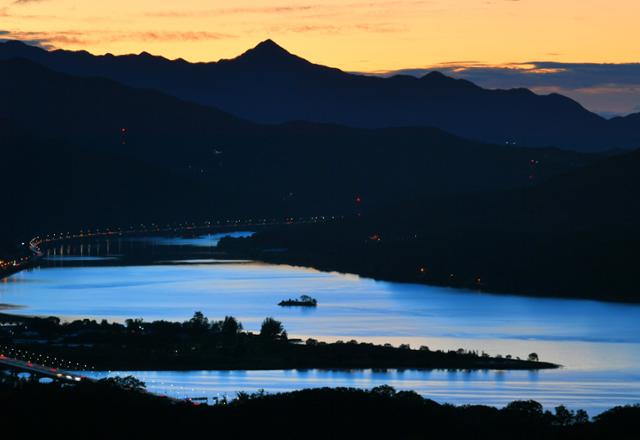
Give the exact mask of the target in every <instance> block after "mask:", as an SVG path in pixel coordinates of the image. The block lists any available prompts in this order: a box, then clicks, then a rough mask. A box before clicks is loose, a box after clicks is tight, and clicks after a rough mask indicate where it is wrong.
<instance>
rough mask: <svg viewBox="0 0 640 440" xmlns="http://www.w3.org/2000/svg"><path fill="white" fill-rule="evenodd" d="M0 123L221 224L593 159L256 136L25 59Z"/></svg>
mask: <svg viewBox="0 0 640 440" xmlns="http://www.w3.org/2000/svg"><path fill="white" fill-rule="evenodd" d="M0 118H3V119H5V120H6V121H8V122H9V123H11V124H12V125H13V126H15V127H17V128H19V129H21V130H22V131H23V132H25V133H29V136H35V135H37V136H38V137H40V138H46V139H56V140H59V141H60V142H61V143H63V144H68V145H72V146H74V148H76V149H78V150H79V151H83V152H84V154H87V155H92V156H93V157H95V158H99V157H101V155H102V154H104V155H106V157H112V156H117V157H120V158H121V160H124V161H130V163H131V164H130V165H129V164H128V163H127V164H126V165H127V166H130V167H132V168H134V167H135V164H138V163H140V164H144V165H145V166H146V167H151V168H154V169H159V170H164V171H166V172H170V173H172V174H173V175H175V176H178V177H180V178H182V179H185V180H187V181H189V182H195V184H196V185H198V186H199V187H203V188H207V190H208V191H209V193H208V194H215V200H214V203H215V204H216V206H217V207H219V208H220V209H221V210H224V212H225V213H226V214H227V215H231V214H232V213H233V214H238V215H240V214H246V215H250V216H254V215H270V214H274V215H276V214H277V215H305V214H314V215H315V214H319V215H323V214H328V215H332V214H342V213H345V212H346V213H351V212H355V211H356V209H358V210H370V209H375V208H376V207H381V206H384V205H386V204H389V203H398V202H399V201H402V200H406V199H408V198H412V197H415V196H417V195H424V196H436V195H437V196H443V195H451V194H463V193H470V192H482V191H491V190H496V189H505V188H516V187H523V186H525V187H526V186H531V185H532V184H535V183H536V182H539V181H544V180H545V179H547V178H549V177H550V176H554V175H557V174H559V173H563V172H566V171H568V170H570V169H574V168H576V167H580V166H582V165H584V164H586V163H590V162H591V161H593V160H594V157H592V156H589V155H585V154H579V153H573V152H567V151H561V150H557V149H527V148H512V147H510V146H495V145H488V144H481V143H477V142H472V141H468V140H464V139H461V138H458V137H455V136H452V135H449V134H447V133H444V132H442V131H441V130H438V129H433V128H426V127H423V128H388V129H356V128H347V127H341V126H336V125H323V124H313V123H302V122H299V123H288V124H283V125H274V126H268V125H260V124H255V123H251V122H248V121H244V120H241V119H238V118H235V117H233V116H231V115H229V114H227V113H225V112H222V111H219V110H216V109H214V108H211V107H207V106H202V105H199V104H194V103H191V102H188V101H184V100H181V99H178V98H175V97H172V96H169V95H165V94H163V93H161V92H157V91H153V90H142V89H135V88H131V87H128V86H123V85H121V84H118V83H116V82H114V81H112V80H106V79H100V78H80V77H74V76H70V75H67V74H62V73H58V72H54V71H52V70H49V69H47V68H45V67H43V66H41V65H39V64H37V63H34V62H31V61H27V60H24V59H14V60H8V61H0ZM2 147H3V149H6V148H10V147H8V146H6V145H3V146H2ZM50 148H51V149H54V150H55V148H56V147H55V146H53V145H52V146H51V147H50ZM3 154H4V153H3ZM61 157H66V156H64V155H63V156H61ZM68 160H69V161H70V162H71V163H73V162H74V161H75V159H73V157H71V158H69V159H68ZM106 171H108V169H106ZM211 191H213V192H211ZM356 196H359V197H360V198H361V200H362V203H361V204H359V205H358V206H356V203H355V202H354V200H355V199H356Z"/></svg>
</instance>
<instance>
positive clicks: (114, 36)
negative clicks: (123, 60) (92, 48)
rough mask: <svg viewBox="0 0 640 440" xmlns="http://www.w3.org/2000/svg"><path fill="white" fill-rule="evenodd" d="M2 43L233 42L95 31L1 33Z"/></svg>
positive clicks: (184, 34)
mask: <svg viewBox="0 0 640 440" xmlns="http://www.w3.org/2000/svg"><path fill="white" fill-rule="evenodd" d="M0 38H2V39H4V40H9V39H10V40H20V41H22V42H24V43H27V44H31V45H34V46H39V47H43V48H45V49H47V50H51V49H56V48H58V47H60V46H86V45H91V44H96V43H103V42H118V41H207V40H220V39H226V38H235V36H234V35H231V34H225V33H219V32H210V31H175V32H172V31H134V32H113V31H106V30H95V31H91V32H83V31H75V30H68V31H62V32H46V31H45V32H24V31H7V30H2V31H0Z"/></svg>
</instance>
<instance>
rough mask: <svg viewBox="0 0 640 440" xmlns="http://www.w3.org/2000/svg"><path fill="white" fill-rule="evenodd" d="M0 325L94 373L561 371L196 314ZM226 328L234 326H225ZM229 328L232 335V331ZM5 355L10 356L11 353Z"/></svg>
mask: <svg viewBox="0 0 640 440" xmlns="http://www.w3.org/2000/svg"><path fill="white" fill-rule="evenodd" d="M198 316H199V317H198ZM231 321H233V322H231ZM265 321H267V320H265ZM0 322H4V323H7V324H15V325H14V326H13V327H12V328H11V329H9V330H8V331H4V332H3V331H2V326H0V342H1V343H2V345H5V346H13V347H15V348H17V349H20V350H23V352H31V353H34V354H37V355H45V356H48V357H49V358H51V357H53V358H58V359H68V360H73V362H74V363H77V364H79V365H85V366H91V367H92V368H91V369H93V370H96V371H102V370H104V371H114V370H115V371H197V370H218V371H231V370H246V371H254V370H314V369H318V370H354V369H355V370H369V369H371V370H388V369H399V370H425V371H426V370H467V371H481V370H485V371H486V370H527V371H536V370H543V369H558V368H562V366H561V365H558V364H554V363H551V362H545V361H540V360H538V357H537V355H536V354H535V353H532V354H531V355H530V357H529V359H519V358H514V357H511V356H508V355H505V356H504V357H502V356H499V355H498V356H489V355H488V354H485V353H484V352H482V353H479V352H477V351H474V350H462V349H459V350H447V351H444V350H430V349H429V348H427V347H420V348H419V349H415V348H411V347H410V346H409V345H407V344H400V345H399V346H397V347H396V346H392V345H388V344H385V345H380V344H373V343H368V342H358V341H356V340H350V341H348V342H342V341H335V342H323V341H318V340H316V339H313V338H309V339H307V340H306V342H304V343H303V342H302V341H300V340H296V339H293V340H289V339H288V338H287V336H286V335H285V334H286V332H285V331H284V328H282V327H280V332H281V333H282V334H281V335H280V334H279V333H277V334H273V335H272V336H268V337H267V336H264V335H263V334H256V333H251V332H246V331H243V330H242V326H241V324H240V323H239V322H238V321H236V320H235V319H234V318H231V317H227V318H225V320H224V321H209V320H208V319H207V318H206V317H204V316H203V315H202V314H200V315H198V314H197V313H196V314H194V318H192V319H191V320H188V321H184V322H182V323H180V322H169V321H153V322H145V321H142V320H127V321H126V325H122V324H119V323H113V322H111V323H109V322H107V321H102V322H100V323H98V322H96V321H94V320H89V319H82V320H76V321H72V322H66V323H65V322H63V321H61V320H60V319H59V318H57V317H48V318H38V317H26V316H19V315H13V314H9V313H0ZM228 322H231V324H230V325H232V327H228V324H227V323H228ZM263 325H264V324H263ZM229 328H234V329H235V330H232V332H231V333H229V330H228V329H229ZM3 333H4V334H3ZM261 333H262V330H261ZM9 350H10V349H9ZM4 354H5V355H6V356H7V357H12V356H11V352H10V351H8V352H6V353H4ZM47 366H48V367H51V366H53V367H55V365H47Z"/></svg>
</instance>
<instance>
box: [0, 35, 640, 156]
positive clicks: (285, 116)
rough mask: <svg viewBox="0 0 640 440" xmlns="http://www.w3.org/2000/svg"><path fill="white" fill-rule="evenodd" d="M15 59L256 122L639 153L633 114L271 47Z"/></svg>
mask: <svg viewBox="0 0 640 440" xmlns="http://www.w3.org/2000/svg"><path fill="white" fill-rule="evenodd" d="M15 57H22V58H26V59H30V60H32V61H36V62H38V63H41V64H43V65H45V66H47V67H49V68H51V69H54V70H57V71H60V72H65V73H69V74H73V75H79V76H85V77H86V76H91V77H97V76H99V77H105V78H110V79H113V80H116V81H118V82H121V83H123V84H127V85H130V86H134V87H142V88H151V89H156V90H160V91H163V92H165V93H168V94H171V95H173V96H176V97H179V98H181V99H185V100H189V101H192V102H195V103H199V104H202V105H207V106H212V107H216V108H220V109H222V110H224V111H227V112H229V113H231V114H234V115H236V116H239V117H242V118H245V119H249V120H252V121H255V122H262V123H281V122H287V121H298V120H304V121H310V122H322V123H335V124H341V125H347V126H353V127H365V128H379V127H401V126H432V127H438V128H441V129H443V130H445V131H448V132H450V133H454V134H456V135H459V136H463V137H467V138H471V139H476V140H479V141H483V142H490V143H497V144H514V143H515V144H517V145H531V146H557V147H563V148H571V149H575V150H578V151H604V150H608V149H617V148H622V149H630V148H637V147H640V123H638V117H639V116H633V115H632V116H629V117H626V118H616V119H615V120H613V121H608V120H606V119H604V118H602V117H600V116H598V115H596V114H594V113H591V112H589V111H587V110H586V109H584V108H583V107H582V106H580V105H579V104H578V103H576V102H575V101H573V100H571V99H569V98H567V97H564V96H561V95H558V94H551V95H545V96H541V95H536V94H534V93H533V92H531V91H529V90H527V89H513V90H487V89H483V88H481V87H479V86H476V85H474V84H473V83H471V82H468V81H465V80H456V79H453V78H450V77H447V76H445V75H443V74H440V73H438V72H432V73H430V74H427V75H425V76H424V77H422V78H414V77H409V76H394V77H391V78H378V77H371V76H364V75H357V74H350V73H346V72H343V71H340V70H338V69H333V68H329V67H325V66H320V65H316V64H312V63H310V62H308V61H306V60H304V59H302V58H300V57H297V56H295V55H292V54H290V53H289V52H287V51H286V50H285V49H283V48H281V47H280V46H278V45H277V44H276V43H274V42H273V41H271V40H267V41H264V42H262V43H260V44H259V45H257V46H256V47H255V48H253V49H251V50H248V51H247V52H245V53H244V54H242V55H240V56H239V57H237V58H234V59H231V60H221V61H218V62H211V63H188V62H186V61H184V60H180V59H179V60H173V61H171V60H168V59H166V58H163V57H158V56H152V55H150V54H148V53H145V52H143V53H141V54H139V55H123V56H113V55H104V56H94V55H91V54H90V53H88V52H84V51H82V52H71V51H64V50H55V51H51V52H47V51H45V50H43V49H40V48H37V47H33V46H28V45H25V44H23V43H20V42H16V41H9V42H6V43H3V44H0V59H5V60H6V59H11V58H15Z"/></svg>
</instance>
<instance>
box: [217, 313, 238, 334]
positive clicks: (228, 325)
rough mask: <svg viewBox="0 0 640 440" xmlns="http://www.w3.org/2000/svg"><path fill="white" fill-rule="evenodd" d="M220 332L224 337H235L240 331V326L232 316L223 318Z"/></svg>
mask: <svg viewBox="0 0 640 440" xmlns="http://www.w3.org/2000/svg"><path fill="white" fill-rule="evenodd" d="M220 330H221V332H222V334H224V335H236V334H238V333H240V331H241V330H242V324H240V322H238V320H237V319H236V318H234V317H233V316H225V317H224V321H222V325H221V326H220Z"/></svg>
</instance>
